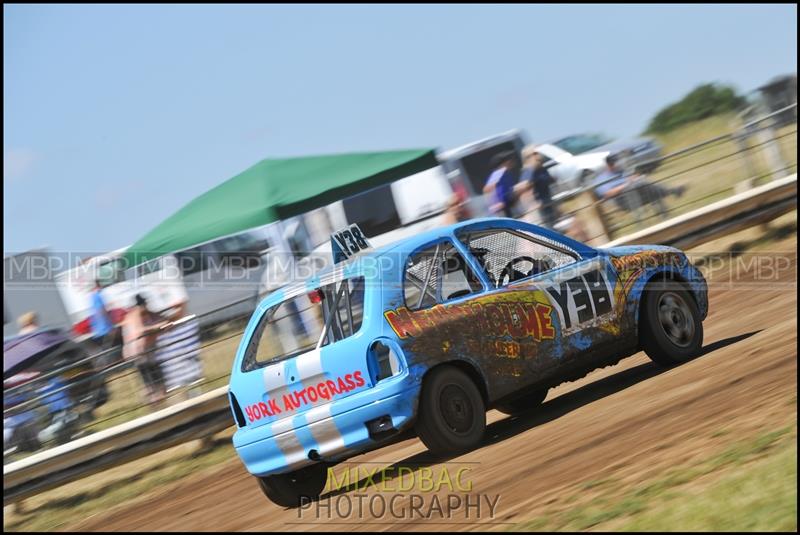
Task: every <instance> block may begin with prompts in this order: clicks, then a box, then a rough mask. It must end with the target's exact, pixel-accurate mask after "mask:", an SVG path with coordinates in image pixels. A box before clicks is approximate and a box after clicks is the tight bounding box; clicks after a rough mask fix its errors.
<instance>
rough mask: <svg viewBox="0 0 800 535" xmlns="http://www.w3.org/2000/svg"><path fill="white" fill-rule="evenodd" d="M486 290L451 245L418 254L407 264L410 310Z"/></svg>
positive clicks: (406, 295)
mask: <svg viewBox="0 0 800 535" xmlns="http://www.w3.org/2000/svg"><path fill="white" fill-rule="evenodd" d="M482 288H483V285H482V284H481V282H480V279H479V278H478V277H477V275H476V274H475V273H474V272H473V271H472V269H471V268H470V267H469V265H467V262H466V260H465V259H464V257H463V256H462V255H461V253H459V252H458V250H457V249H456V248H455V246H454V245H453V244H452V243H450V242H442V243H438V244H436V245H434V246H431V247H429V248H426V249H423V250H421V251H418V252H416V253H414V254H412V255H411V256H410V257H409V259H408V263H407V264H406V268H405V275H404V278H403V297H404V298H405V303H406V307H407V308H409V309H410V310H418V309H422V308H428V307H431V306H433V305H435V304H437V303H443V302H445V301H449V300H451V299H456V298H459V297H463V296H465V295H470V294H472V293H475V292H479V291H480V290H481V289H482Z"/></svg>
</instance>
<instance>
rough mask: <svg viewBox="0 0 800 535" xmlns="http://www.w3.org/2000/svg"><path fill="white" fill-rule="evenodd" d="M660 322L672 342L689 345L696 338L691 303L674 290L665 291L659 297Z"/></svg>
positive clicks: (679, 345) (682, 345) (684, 345)
mask: <svg viewBox="0 0 800 535" xmlns="http://www.w3.org/2000/svg"><path fill="white" fill-rule="evenodd" d="M658 322H659V324H660V325H661V329H662V331H663V332H664V334H665V335H666V336H667V338H669V340H670V342H672V343H673V344H675V345H676V346H678V347H689V346H690V345H691V344H692V340H693V339H694V330H695V329H694V317H693V316H692V311H691V309H689V305H687V304H686V301H684V300H683V298H682V297H681V296H680V295H678V294H676V293H674V292H665V293H663V294H661V297H659V299H658Z"/></svg>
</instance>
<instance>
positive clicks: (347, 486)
mask: <svg viewBox="0 0 800 535" xmlns="http://www.w3.org/2000/svg"><path fill="white" fill-rule="evenodd" d="M476 465H477V463H443V464H438V465H436V466H418V467H413V466H407V465H391V466H385V465H383V464H382V463H373V464H364V463H358V464H349V463H342V464H340V465H338V466H337V467H336V469H334V468H329V469H328V483H327V486H326V492H325V493H324V494H323V495H322V496H321V497H319V498H318V499H312V498H310V497H301V499H300V502H299V507H298V508H297V522H292V523H293V524H305V523H323V522H324V523H326V524H329V523H342V524H348V523H352V524H361V523H373V524H374V523H384V524H392V523H395V522H412V523H414V522H420V523H460V522H469V523H472V522H476V521H482V522H488V523H492V522H494V523H497V521H496V519H497V517H498V513H499V511H498V506H499V503H500V495H499V494H495V493H482V492H478V491H477V490H476V489H475V487H474V484H473V480H472V474H473V472H474V470H475V468H476Z"/></svg>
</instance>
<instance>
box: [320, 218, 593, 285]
mask: <svg viewBox="0 0 800 535" xmlns="http://www.w3.org/2000/svg"><path fill="white" fill-rule="evenodd" d="M519 226H527V227H531V228H532V230H535V231H536V232H537V233H538V234H539V235H540V236H541V237H543V238H546V239H549V240H554V241H557V242H559V243H561V244H562V246H567V247H568V248H574V247H570V246H571V243H569V242H571V241H572V240H570V239H569V238H567V237H566V236H562V235H560V234H558V233H555V232H553V231H551V230H548V229H546V228H543V227H539V226H537V225H534V224H531V223H528V222H526V221H519V220H517V219H512V218H509V217H482V218H476V219H469V220H467V221H461V222H458V223H454V224H451V225H445V226H442V227H437V228H435V229H431V230H428V231H425V232H421V233H419V234H417V235H416V236H411V237H409V238H403V239H401V240H398V241H396V242H393V243H390V244H387V245H384V246H383V247H379V248H377V249H374V250H372V251H366V252H364V253H362V254H360V255H356V256H355V257H353V258H352V259H350V260H347V261H345V262H342V263H340V264H337V265H335V266H333V267H329V268H327V269H325V270H323V271H321V272H320V273H319V275H318V276H319V277H320V278H322V277H329V276H330V275H332V274H333V273H334V272H335V271H336V270H337V268H338V269H341V270H343V271H342V273H343V276H351V274H346V275H345V274H344V273H345V270H344V268H345V267H346V266H349V265H355V264H357V261H358V259H360V258H364V257H367V256H370V257H375V258H379V257H381V256H385V255H387V254H389V253H393V252H398V251H407V252H412V251H414V250H416V249H417V248H419V247H422V246H423V245H425V244H427V243H430V242H433V241H436V240H438V239H440V238H445V237H448V236H452V235H454V234H456V233H458V231H459V230H461V229H464V228H472V227H476V230H478V229H481V228H492V227H494V228H497V227H506V228H511V227H519ZM581 245H582V244H581ZM584 247H585V246H584ZM356 274H357V271H354V272H353V273H352V276H354V275H356Z"/></svg>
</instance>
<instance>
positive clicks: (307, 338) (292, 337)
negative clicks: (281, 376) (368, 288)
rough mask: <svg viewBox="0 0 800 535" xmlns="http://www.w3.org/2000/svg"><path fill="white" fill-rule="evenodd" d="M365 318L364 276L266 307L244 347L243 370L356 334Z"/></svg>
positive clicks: (296, 354) (286, 357) (283, 358)
mask: <svg viewBox="0 0 800 535" xmlns="http://www.w3.org/2000/svg"><path fill="white" fill-rule="evenodd" d="M363 317H364V277H357V278H351V279H345V280H343V281H337V282H335V283H332V284H328V285H326V286H322V287H320V288H318V289H316V290H313V291H311V292H309V293H305V294H300V295H297V296H295V297H292V298H290V299H287V300H285V301H283V302H281V303H279V304H277V305H275V306H273V307H271V308H270V309H269V310H267V311H266V312H265V313H264V315H263V316H262V317H261V321H260V322H259V324H258V326H257V327H256V329H255V331H254V332H253V336H252V337H251V339H250V342H249V344H248V345H247V348H246V350H245V356H244V360H243V362H242V371H249V370H253V369H255V368H259V367H262V366H265V365H267V364H272V363H275V362H279V361H281V360H285V359H289V358H293V357H296V356H298V355H301V354H303V353H307V352H309V351H311V350H313V349H314V348H316V347H317V345H318V344H319V346H320V347H324V346H326V345H328V344H331V343H335V342H338V341H340V340H343V339H345V338H348V337H350V336H352V335H353V334H355V333H357V332H358V331H359V329H360V328H361V323H362V320H363Z"/></svg>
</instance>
